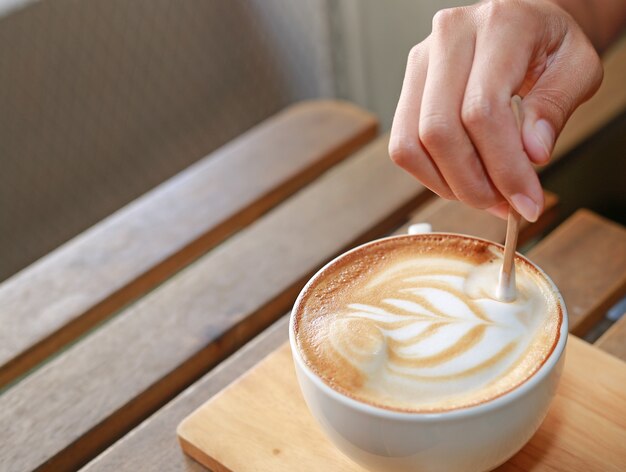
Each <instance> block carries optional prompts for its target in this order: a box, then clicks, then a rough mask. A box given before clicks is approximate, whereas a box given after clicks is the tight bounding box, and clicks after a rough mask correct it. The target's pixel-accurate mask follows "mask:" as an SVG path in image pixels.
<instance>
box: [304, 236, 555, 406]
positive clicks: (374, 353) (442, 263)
mask: <svg viewBox="0 0 626 472" xmlns="http://www.w3.org/2000/svg"><path fill="white" fill-rule="evenodd" d="M412 238H418V239H412ZM441 238H442V237H441V236H438V235H421V236H419V237H406V238H394V239H389V240H383V241H380V242H377V243H373V244H372V245H368V246H365V247H363V248H361V249H359V250H357V251H356V252H352V253H349V254H348V255H347V256H344V258H340V259H339V260H338V261H336V263H334V264H331V265H330V266H329V267H328V268H327V269H326V270H325V271H323V272H322V273H321V274H319V275H318V276H317V277H316V278H314V279H313V281H312V283H311V284H310V286H309V287H308V289H307V290H305V292H304V296H303V297H301V299H300V300H299V302H298V303H297V305H296V307H295V310H297V314H298V316H297V317H296V323H297V326H296V333H297V341H298V346H299V348H300V350H301V353H302V354H303V358H304V360H305V362H307V364H308V365H309V367H311V368H312V369H313V370H314V371H315V372H316V373H317V374H318V375H319V376H320V377H321V378H322V379H323V380H324V381H325V382H326V383H328V384H329V385H330V386H331V387H333V388H335V389H337V390H339V391H340V392H342V393H344V394H347V395H349V396H352V397H354V398H356V399H358V400H361V401H365V402H367V403H371V404H374V405H377V406H382V407H385V408H390V409H399V410H410V411H443V410H449V409H455V408H462V407H466V406H470V405H475V404H478V403H482V402H484V401H487V400H489V399H492V398H495V397H497V396H499V395H502V394H503V393H506V392H508V391H510V390H511V389H512V388H514V387H516V386H517V385H519V384H520V383H522V382H524V381H525V380H526V379H527V378H528V377H530V376H531V375H532V374H533V373H534V372H535V371H536V370H537V369H538V368H539V367H540V366H541V365H542V364H543V362H544V361H545V360H546V358H547V357H548V355H549V354H550V352H551V351H552V349H553V347H554V345H555V343H556V341H557V340H558V332H559V327H560V316H561V314H560V310H559V308H558V307H559V305H558V303H557V300H556V296H555V295H554V293H553V292H552V290H551V288H550V286H549V284H548V282H547V281H546V280H545V278H544V277H543V276H542V275H541V274H540V273H538V272H537V271H536V269H534V267H532V266H531V265H530V264H528V263H527V262H526V261H524V260H522V259H521V258H520V259H519V260H518V261H517V262H516V263H517V274H516V275H517V289H518V297H517V299H516V300H515V301H514V302H512V303H503V302H500V301H498V300H497V299H496V297H495V293H494V292H495V287H496V286H497V280H498V271H499V267H500V265H501V257H502V252H501V250H500V249H497V248H496V247H495V246H492V245H488V244H487V243H484V242H480V241H476V240H472V239H467V238H462V237H453V238H454V239H450V237H448V238H447V239H445V242H442V241H443V240H442V239H441ZM416 241H420V242H421V244H417V243H416Z"/></svg>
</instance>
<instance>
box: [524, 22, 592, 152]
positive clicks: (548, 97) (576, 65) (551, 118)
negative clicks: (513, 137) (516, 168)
mask: <svg viewBox="0 0 626 472" xmlns="http://www.w3.org/2000/svg"><path fill="white" fill-rule="evenodd" d="M577 33H578V34H577ZM602 74H603V72H602V64H601V62H600V58H599V57H598V55H597V53H596V51H595V50H594V49H593V47H592V45H591V43H589V41H588V40H587V38H586V37H585V35H584V34H582V33H580V32H577V31H572V32H570V33H569V34H568V35H567V36H566V37H565V39H564V41H563V43H562V44H561V45H560V47H559V49H558V50H557V51H556V52H555V54H554V57H553V58H552V60H551V61H550V64H549V65H548V66H547V67H546V69H545V71H544V72H543V74H541V76H540V77H539V78H538V80H537V81H536V82H535V84H534V86H533V87H532V88H531V89H530V91H529V93H528V95H527V96H526V97H525V98H524V112H525V114H526V118H525V120H524V127H523V142H524V147H525V149H526V152H527V153H528V156H529V157H530V159H531V160H532V161H533V162H534V163H536V164H545V163H547V162H548V161H549V160H550V156H551V154H552V150H553V149H554V143H555V141H556V138H557V136H558V135H559V134H560V133H561V130H562V129H563V127H564V126H565V123H566V121H567V120H568V119H569V117H570V116H571V114H572V113H573V111H574V110H575V109H576V108H577V107H578V106H579V105H580V104H581V103H583V102H584V101H585V100H587V99H589V98H590V97H591V96H592V95H593V94H594V93H595V92H596V90H597V89H598V87H599V86H600V83H601V82H602Z"/></svg>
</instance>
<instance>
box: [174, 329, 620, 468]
mask: <svg viewBox="0 0 626 472" xmlns="http://www.w3.org/2000/svg"><path fill="white" fill-rule="evenodd" d="M625 386H626V363H624V362H622V361H620V360H619V359H617V358H615V357H613V356H610V355H608V354H606V353H604V352H602V351H600V350H599V349H597V348H594V347H593V346H591V345H590V344H588V343H586V342H584V341H581V340H580V339H578V338H576V337H574V336H570V339H569V341H568V346H567V357H566V362H565V369H564V373H563V377H562V379H561V383H560V385H559V390H558V392H557V396H556V398H555V399H554V402H553V404H552V406H551V409H550V412H549V413H548V416H547V418H546V420H545V421H544V423H543V425H542V426H541V428H540V429H539V431H538V432H537V434H535V436H534V437H533V438H532V439H531V440H530V442H529V443H528V444H527V445H526V446H525V447H524V448H523V449H522V450H521V451H520V452H519V453H518V454H517V455H515V456H514V457H513V458H512V459H511V460H509V461H508V462H507V463H506V464H504V465H503V466H501V467H500V468H499V469H498V470H506V471H508V470H515V471H519V470H533V471H539V470H563V471H569V472H576V471H581V472H583V471H585V472H587V471H596V470H597V471H613V470H614V471H623V470H625V469H624V467H625V466H626V388H625ZM178 438H179V441H180V444H181V446H182V448H183V450H184V451H185V452H186V453H187V454H189V455H190V456H191V457H193V458H194V459H195V460H197V461H198V462H200V463H201V464H203V465H204V466H206V467H208V468H210V469H211V470H215V471H220V472H221V471H233V472H248V471H259V470H272V471H294V470H299V471H300V470H301V471H309V470H333V471H363V469H362V468H361V467H360V466H357V465H356V464H354V463H353V462H351V461H350V460H349V459H347V458H346V457H344V456H343V455H342V454H341V453H340V452H339V451H338V450H336V449H335V448H334V447H333V445H332V444H331V443H330V442H329V441H328V440H327V439H326V437H325V436H324V435H323V433H322V431H321V430H320V429H319V427H318V425H317V423H316V422H315V420H314V419H313V417H312V416H311V415H310V413H309V411H308V409H307V407H306V405H305V403H304V400H303V398H302V396H301V394H300V390H299V387H298V384H297V381H296V377H295V371H294V368H293V362H292V359H291V352H290V348H289V344H288V343H285V344H283V345H282V346H281V347H280V348H278V349H277V350H276V351H274V352H273V353H272V354H270V355H269V356H267V357H266V358H265V359H264V360H263V361H261V362H260V363H259V364H257V365H256V366H255V367H254V368H253V369H251V370H250V371H248V372H247V373H246V374H244V375H243V376H242V377H240V378H239V379H238V380H236V381H235V382H233V383H232V384H231V385H229V386H228V387H227V388H225V389H224V390H223V391H222V392H220V393H219V394H217V395H216V396H214V397H213V398H211V399H210V400H209V401H207V402H206V403H205V404H204V405H203V406H201V407H200V408H198V409H197V410H196V411H195V412H193V413H192V414H191V415H189V416H188V417H187V418H186V419H185V420H183V422H182V423H181V424H180V425H179V427H178Z"/></svg>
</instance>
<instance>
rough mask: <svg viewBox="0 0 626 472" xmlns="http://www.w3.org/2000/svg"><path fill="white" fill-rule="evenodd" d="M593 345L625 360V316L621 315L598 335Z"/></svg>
mask: <svg viewBox="0 0 626 472" xmlns="http://www.w3.org/2000/svg"><path fill="white" fill-rule="evenodd" d="M595 346H597V347H598V348H600V349H602V350H603V351H605V352H608V353H609V354H612V355H614V356H616V357H619V358H620V359H622V360H623V361H626V316H622V317H621V318H620V319H619V320H617V321H616V322H615V324H613V326H611V327H610V328H609V329H608V330H607V331H606V332H605V333H604V334H603V335H602V336H600V338H599V339H598V340H597V341H596V342H595Z"/></svg>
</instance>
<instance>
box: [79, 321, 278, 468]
mask: <svg viewBox="0 0 626 472" xmlns="http://www.w3.org/2000/svg"><path fill="white" fill-rule="evenodd" d="M288 325H289V315H285V316H283V317H282V318H281V319H280V320H278V321H277V322H276V323H274V324H273V325H272V326H271V327H269V328H268V329H266V330H265V331H263V332H262V333H261V334H259V335H258V336H257V337H256V338H254V339H253V340H252V341H250V342H249V343H248V344H246V345H245V346H244V347H243V348H241V349H240V350H239V351H237V352H236V353H235V354H233V355H232V356H231V357H229V358H228V359H226V360H225V361H224V362H222V363H221V364H220V365H218V366H217V367H216V368H215V369H213V370H212V371H211V372H210V373H208V374H207V375H205V376H204V377H203V378H202V379H200V380H198V381H197V382H196V383H195V384H193V385H192V386H191V387H189V388H188V389H187V390H185V391H184V392H183V393H181V394H180V395H179V396H177V397H176V398H175V399H174V400H173V401H172V402H170V403H169V404H167V405H166V406H164V407H163V408H161V409H160V410H159V411H158V413H156V414H155V415H153V416H152V417H151V418H150V419H149V420H148V421H147V422H146V423H144V424H143V425H142V426H140V427H139V428H138V429H137V433H136V434H130V435H127V436H125V437H124V439H123V440H121V441H119V442H117V443H116V444H115V445H114V446H113V447H111V448H109V449H107V450H106V451H105V452H103V453H102V454H101V455H100V456H98V457H97V458H96V459H94V460H93V461H92V462H90V463H89V464H88V465H87V466H86V467H85V468H84V469H82V470H84V471H89V472H94V471H111V470H115V471H119V472H122V471H128V472H131V471H132V472H134V471H137V470H168V471H173V470H184V471H193V472H205V471H206V469H205V468H204V467H202V466H201V465H200V464H198V463H197V462H195V461H194V460H192V459H190V458H189V457H187V456H186V455H185V454H183V453H182V451H181V450H180V446H179V445H178V440H177V438H176V427H177V426H178V423H180V422H181V421H182V419H183V418H185V417H186V416H187V415H189V414H190V413H191V412H193V411H194V410H195V409H196V408H198V407H199V406H200V405H202V404H203V403H204V402H205V401H207V400H208V399H209V398H211V397H212V396H213V395H215V394H217V393H219V392H220V391H221V390H222V389H223V388H224V387H226V386H227V385H229V384H230V383H231V382H233V381H234V380H236V379H237V378H238V377H239V376H241V375H242V374H244V373H245V372H246V371H247V370H249V369H250V368H252V367H253V366H254V365H256V364H257V363H258V362H259V361H260V360H262V359H263V358H264V357H265V356H267V355H268V354H269V353H271V352H272V351H274V350H275V349H276V348H277V347H278V346H280V345H281V344H283V343H284V342H285V341H286V340H287V338H288Z"/></svg>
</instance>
